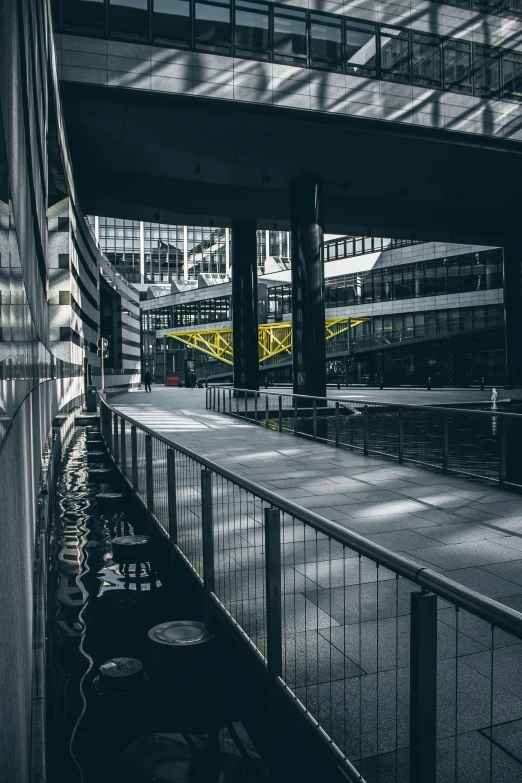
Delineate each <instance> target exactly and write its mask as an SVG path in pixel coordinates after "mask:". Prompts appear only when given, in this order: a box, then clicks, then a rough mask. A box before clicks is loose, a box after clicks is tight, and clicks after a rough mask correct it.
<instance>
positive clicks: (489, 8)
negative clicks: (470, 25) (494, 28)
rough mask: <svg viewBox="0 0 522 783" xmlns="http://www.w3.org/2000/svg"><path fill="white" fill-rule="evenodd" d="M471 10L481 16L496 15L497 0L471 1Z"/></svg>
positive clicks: (497, 8) (497, 9)
mask: <svg viewBox="0 0 522 783" xmlns="http://www.w3.org/2000/svg"><path fill="white" fill-rule="evenodd" d="M473 8H474V9H475V11H479V13H481V14H498V11H499V0H473Z"/></svg>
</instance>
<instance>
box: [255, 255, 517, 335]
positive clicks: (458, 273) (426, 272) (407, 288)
mask: <svg viewBox="0 0 522 783" xmlns="http://www.w3.org/2000/svg"><path fill="white" fill-rule="evenodd" d="M493 288H502V250H501V249H500V248H492V249H491V250H484V251H480V252H478V253H465V254H463V255H459V256H449V257H447V258H438V259H435V260H433V261H423V262H418V263H415V264H403V265H400V266H393V267H380V268H377V269H372V270H370V271H367V272H354V273H353V274H350V275H342V276H339V277H334V278H330V279H329V280H326V282H325V305H326V307H346V306H350V305H361V304H373V303H376V302H389V301H392V300H398V299H414V298H420V297H425V296H439V295H441V294H458V293H464V292H471V291H486V290H489V289H493ZM268 312H269V314H270V317H272V318H273V319H274V320H276V321H277V320H282V319H283V316H285V315H286V314H288V313H290V312H291V287H290V285H289V284H282V285H278V286H272V287H270V288H269V290H268Z"/></svg>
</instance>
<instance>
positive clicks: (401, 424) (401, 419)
mask: <svg viewBox="0 0 522 783" xmlns="http://www.w3.org/2000/svg"><path fill="white" fill-rule="evenodd" d="M403 462H404V408H399V465H402V463H403Z"/></svg>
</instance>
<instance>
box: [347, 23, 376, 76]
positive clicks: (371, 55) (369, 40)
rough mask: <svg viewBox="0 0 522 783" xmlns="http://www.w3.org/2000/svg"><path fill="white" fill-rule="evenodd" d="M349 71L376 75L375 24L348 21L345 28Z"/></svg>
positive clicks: (357, 74) (354, 73)
mask: <svg viewBox="0 0 522 783" xmlns="http://www.w3.org/2000/svg"><path fill="white" fill-rule="evenodd" d="M345 40H346V63H347V73H351V74H353V75H354V76H375V69H376V53H377V43H376V35H375V26H374V25H373V24H362V23H359V22H351V21H350V22H347V23H346V30H345Z"/></svg>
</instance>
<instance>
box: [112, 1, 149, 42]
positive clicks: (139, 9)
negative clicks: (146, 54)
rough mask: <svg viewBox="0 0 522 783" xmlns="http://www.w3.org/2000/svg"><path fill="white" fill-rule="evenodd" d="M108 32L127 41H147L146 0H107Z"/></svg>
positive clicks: (147, 18) (147, 17)
mask: <svg viewBox="0 0 522 783" xmlns="http://www.w3.org/2000/svg"><path fill="white" fill-rule="evenodd" d="M109 3H110V4H109V33H110V35H115V36H117V37H118V38H127V39H128V40H129V41H148V39H149V29H148V28H149V15H148V13H147V0H109Z"/></svg>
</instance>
